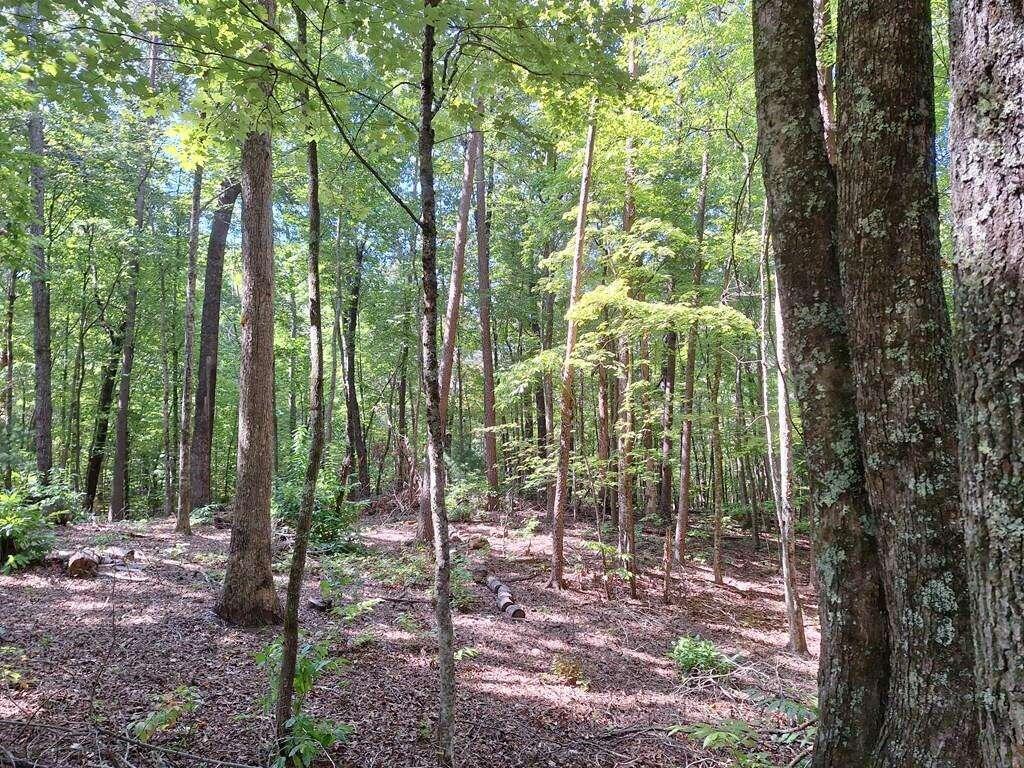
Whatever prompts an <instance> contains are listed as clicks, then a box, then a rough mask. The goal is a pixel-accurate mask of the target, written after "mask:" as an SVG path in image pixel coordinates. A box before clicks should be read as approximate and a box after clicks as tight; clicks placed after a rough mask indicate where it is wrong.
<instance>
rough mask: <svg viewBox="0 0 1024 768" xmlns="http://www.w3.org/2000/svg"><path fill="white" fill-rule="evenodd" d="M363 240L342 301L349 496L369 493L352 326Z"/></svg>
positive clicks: (356, 308)
mask: <svg viewBox="0 0 1024 768" xmlns="http://www.w3.org/2000/svg"><path fill="white" fill-rule="evenodd" d="M364 256H365V248H364V246H363V244H361V243H356V249H355V257H356V259H355V267H354V269H353V272H352V280H351V282H350V283H349V293H348V301H347V302H346V304H345V327H344V329H343V331H344V335H343V337H342V342H343V344H344V352H345V418H346V422H345V424H346V430H347V433H348V450H349V456H350V458H351V459H352V461H353V463H354V465H355V467H356V479H357V480H358V483H359V485H358V488H357V492H356V494H355V495H354V496H353V498H356V499H368V498H369V497H370V465H369V462H368V461H367V458H366V438H365V437H364V435H363V422H362V418H361V416H360V412H359V390H358V389H357V387H356V327H357V324H358V322H359V294H360V291H361V290H362V284H363V257H364Z"/></svg>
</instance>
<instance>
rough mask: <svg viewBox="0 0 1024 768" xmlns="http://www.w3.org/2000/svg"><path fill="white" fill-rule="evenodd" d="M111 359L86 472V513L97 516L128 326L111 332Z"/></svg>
mask: <svg viewBox="0 0 1024 768" xmlns="http://www.w3.org/2000/svg"><path fill="white" fill-rule="evenodd" d="M107 335H108V336H109V337H110V356H109V357H108V358H107V362H106V365H104V366H103V370H102V371H101V372H100V391H99V395H98V396H97V398H96V425H95V427H93V433H92V442H91V443H90V445H89V462H88V464H87V466H86V470H85V497H84V499H83V502H82V509H84V510H85V511H87V512H93V511H94V510H93V507H94V506H95V503H96V491H97V489H98V488H99V482H100V471H101V470H102V469H103V457H104V456H105V455H106V452H107V431H108V429H109V425H110V404H111V403H112V402H113V400H114V384H115V382H116V381H117V367H118V364H119V363H120V361H121V346H122V345H123V343H124V325H123V324H122V325H121V327H120V328H119V329H118V330H116V331H115V330H113V329H110V328H108V329H107Z"/></svg>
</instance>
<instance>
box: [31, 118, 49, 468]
mask: <svg viewBox="0 0 1024 768" xmlns="http://www.w3.org/2000/svg"><path fill="white" fill-rule="evenodd" d="M28 144H29V151H30V152H31V153H32V165H31V169H30V174H31V186H32V221H31V223H30V224H29V237H30V238H31V241H30V243H31V244H30V251H31V257H32V348H33V352H34V355H35V412H34V415H33V419H32V420H33V422H34V423H35V444H36V471H37V472H38V473H39V478H40V480H41V481H42V482H43V483H44V484H45V483H47V482H49V479H50V469H51V468H52V467H53V392H52V390H51V382H50V376H51V369H52V367H53V361H52V355H51V351H50V275H49V266H48V265H47V258H46V247H45V245H44V243H43V234H44V230H45V222H46V189H45V182H44V177H43V154H44V152H45V151H46V147H45V145H44V142H43V115H42V113H41V112H40V111H39V110H37V109H33V110H32V111H31V112H30V113H29V116H28Z"/></svg>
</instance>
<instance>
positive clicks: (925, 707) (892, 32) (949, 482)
mask: <svg viewBox="0 0 1024 768" xmlns="http://www.w3.org/2000/svg"><path fill="white" fill-rule="evenodd" d="M839 13H840V16H839V51H838V58H839V61H841V62H842V63H843V66H842V68H841V69H840V71H839V77H838V80H837V92H838V98H837V101H838V104H839V107H840V109H839V120H838V124H839V131H838V138H839V147H838V157H839V162H838V164H837V167H838V168H839V177H838V181H839V187H838V199H839V261H840V269H841V277H842V287H843V294H844V299H845V309H846V320H847V326H848V333H849V338H850V348H851V352H852V358H853V372H854V381H855V383H856V393H857V411H858V414H859V420H860V424H861V433H860V435H861V448H862V452H863V456H864V466H865V479H866V483H867V490H868V498H869V501H870V503H871V506H872V507H873V508H874V510H875V511H876V513H877V516H878V523H879V536H878V540H879V544H880V551H881V560H882V567H883V574H884V584H885V596H886V606H887V609H888V616H889V628H890V638H891V665H892V675H891V677H890V684H889V690H888V697H887V700H888V707H887V710H886V713H885V719H884V721H883V723H882V728H881V731H880V733H879V738H878V742H877V745H876V749H875V758H874V760H873V763H872V765H873V766H875V768H911V766H913V767H914V768H922V766H923V767H925V768H946V767H947V766H948V767H949V768H953V766H956V768H973V767H974V766H977V765H978V764H979V759H978V744H977V734H976V730H977V729H976V719H975V712H974V706H973V704H974V678H973V673H972V669H973V655H974V654H973V648H972V641H971V625H970V615H969V598H968V589H967V577H966V572H965V571H966V569H965V563H964V542H963V527H962V526H963V517H962V511H961V509H960V497H959V486H958V482H959V478H958V466H957V464H958V462H957V445H956V434H955V428H954V427H953V425H954V424H955V422H956V406H955V401H954V391H953V390H954V382H953V371H952V365H951V361H950V339H949V337H950V329H949V316H948V313H947V308H946V301H945V296H944V294H943V288H942V274H941V264H940V254H939V228H938V198H937V193H936V176H935V127H934V120H935V113H934V98H933V71H932V70H933V60H932V29H931V19H930V5H929V3H927V2H926V1H925V0H898V1H896V0H894V1H893V2H889V3H884V4H883V3H875V4H872V5H870V6H867V5H864V4H854V5H846V6H842V5H841V6H840V9H839Z"/></svg>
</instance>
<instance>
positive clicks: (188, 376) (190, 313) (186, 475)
mask: <svg viewBox="0 0 1024 768" xmlns="http://www.w3.org/2000/svg"><path fill="white" fill-rule="evenodd" d="M202 197H203V167H202V166H201V165H200V166H197V167H196V169H195V170H194V171H193V172H192V209H191V212H190V214H189V225H188V268H187V269H188V271H187V276H186V278H185V280H186V282H185V355H184V360H183V362H182V368H181V370H182V376H181V410H180V412H179V417H180V419H181V426H180V429H179V430H178V515H177V517H178V519H177V524H176V525H175V530H176V531H177V532H178V533H185V534H189V533H192V524H191V522H190V516H191V514H192V497H191V486H190V482H191V480H192V477H191V472H190V471H189V470H190V457H189V451H190V450H191V448H192V439H191V434H190V430H191V425H192V354H193V349H194V347H195V324H196V317H195V315H196V254H197V251H198V250H199V217H200V216H201V215H202Z"/></svg>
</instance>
